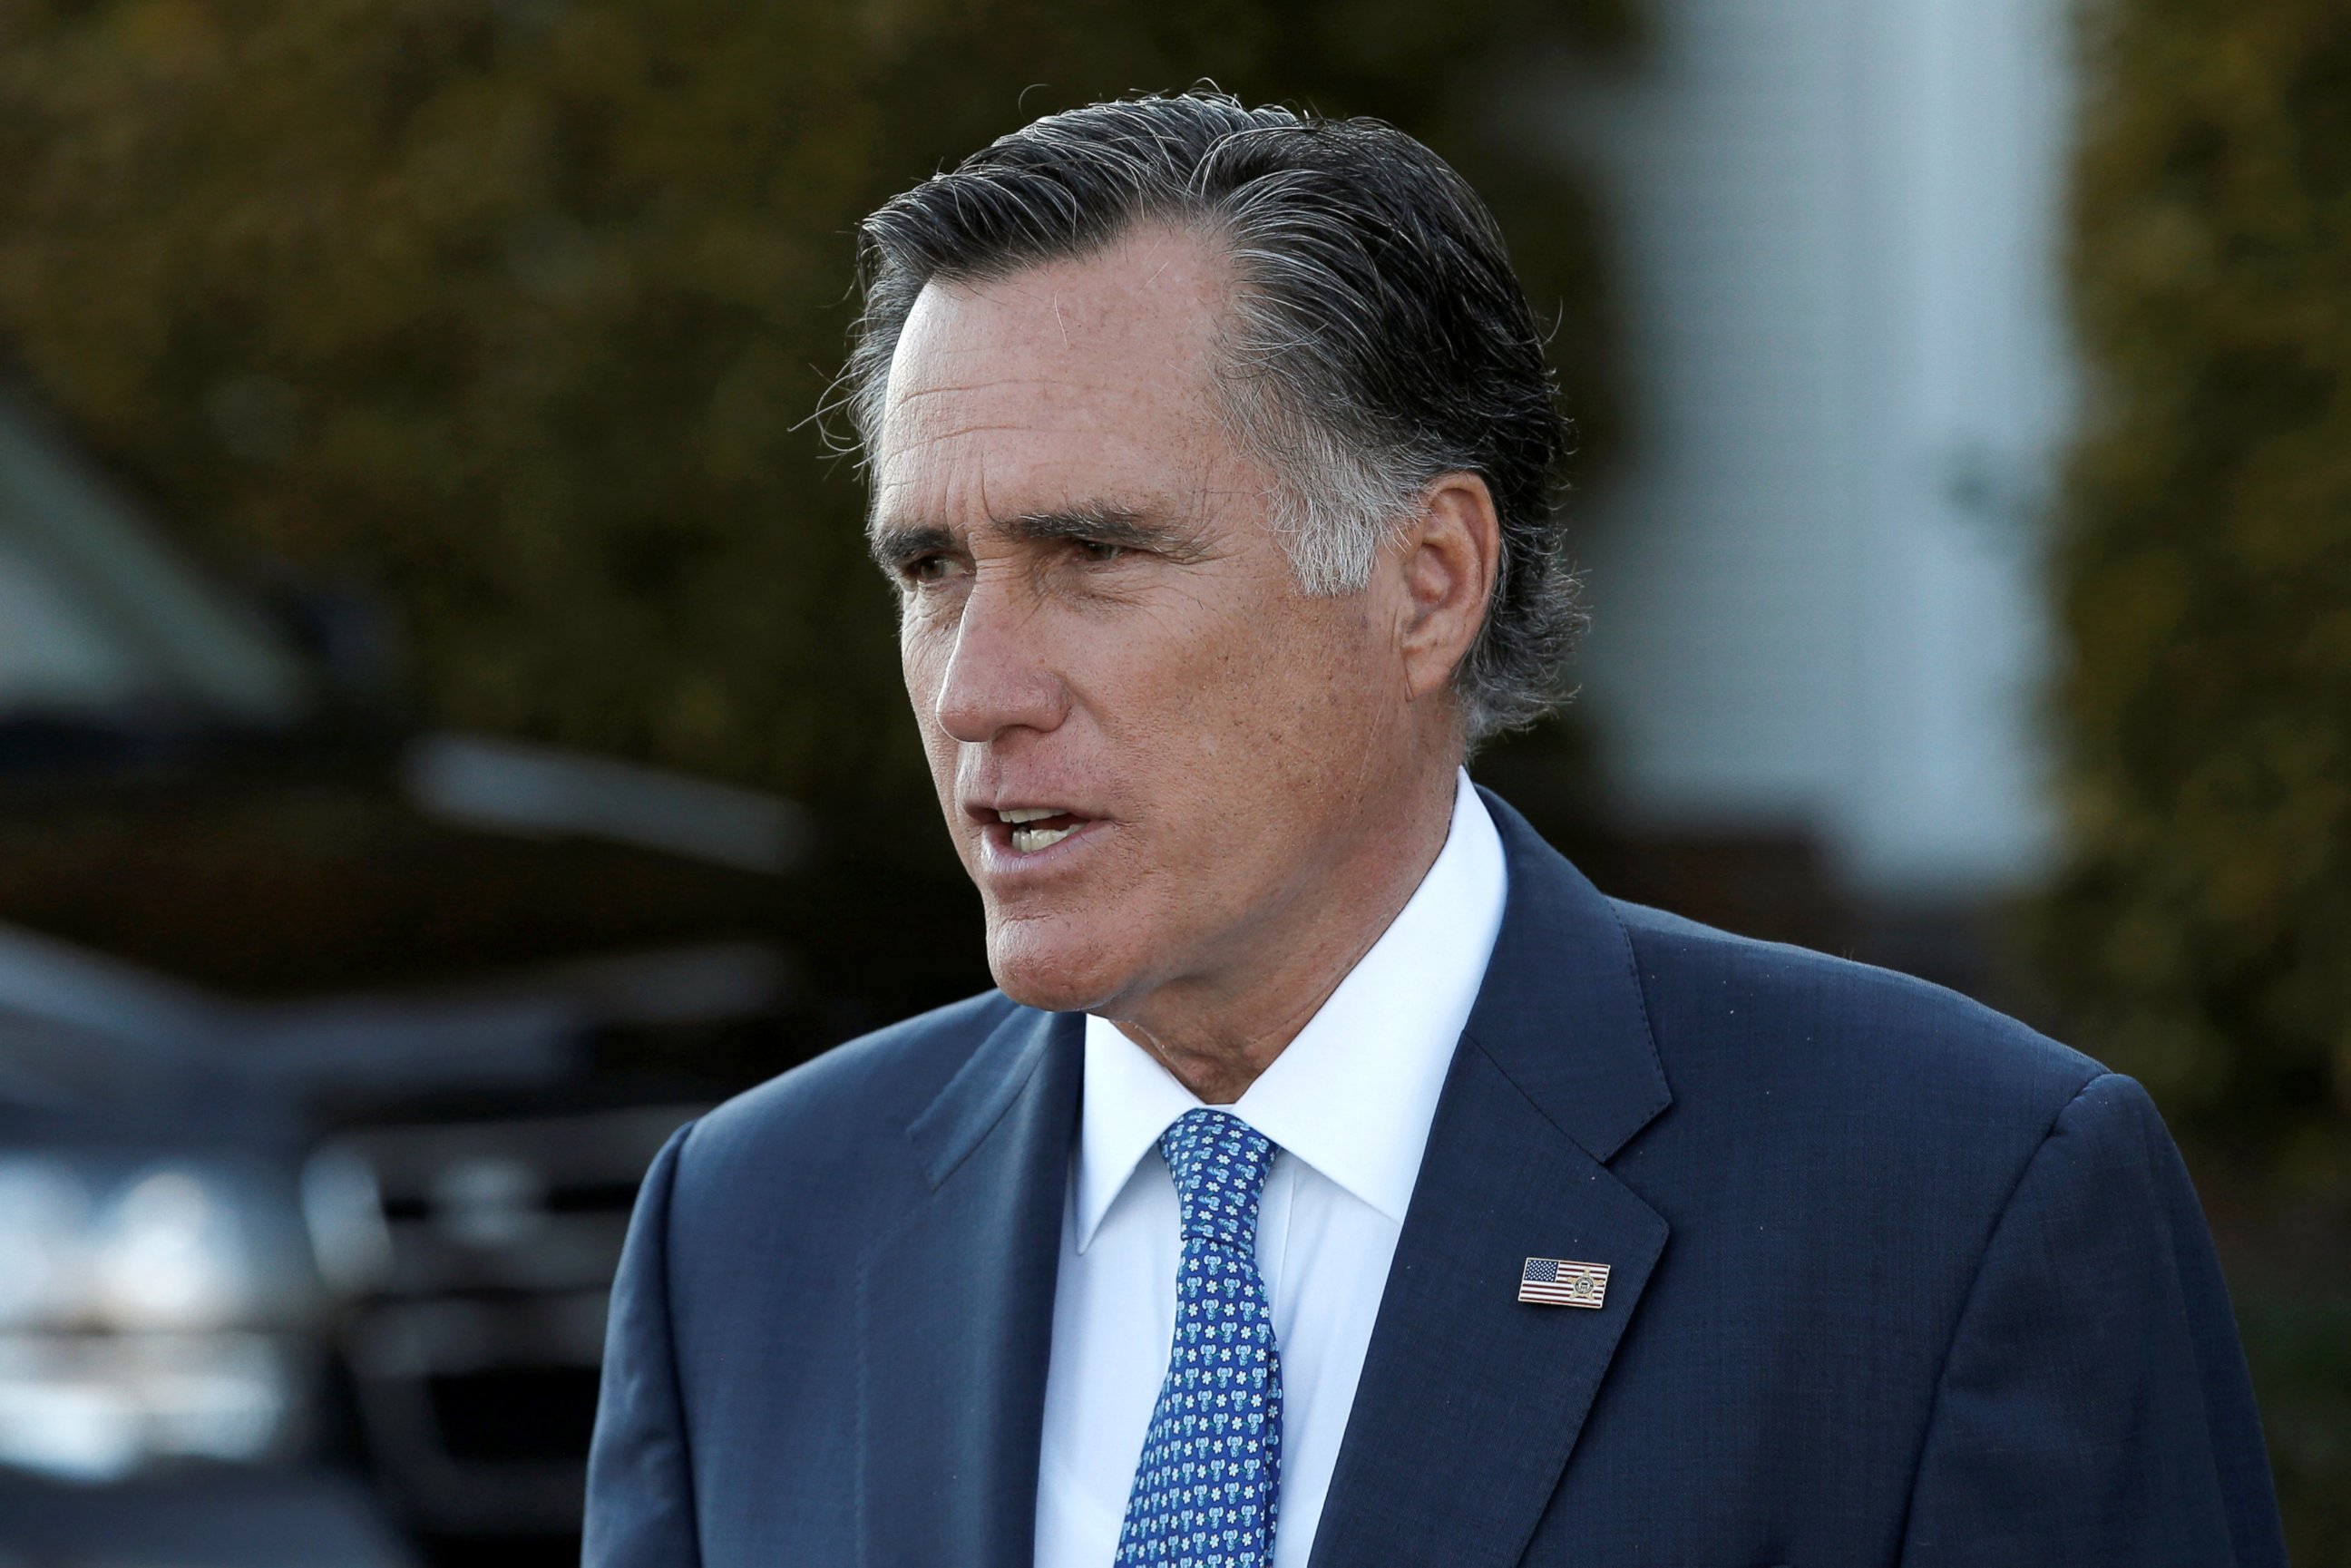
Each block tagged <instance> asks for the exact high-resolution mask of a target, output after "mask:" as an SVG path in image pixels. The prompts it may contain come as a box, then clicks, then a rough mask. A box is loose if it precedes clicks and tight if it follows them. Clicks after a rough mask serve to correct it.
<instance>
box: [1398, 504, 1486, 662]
mask: <svg viewBox="0 0 2351 1568" xmlns="http://www.w3.org/2000/svg"><path fill="white" fill-rule="evenodd" d="M1398 542H1399V545H1400V547H1401V548H1400V549H1399V550H1398V552H1397V556H1396V560H1397V564H1398V566H1399V568H1400V569H1401V579H1402V586H1403V589H1404V604H1403V612H1404V614H1403V623H1402V625H1401V627H1400V628H1399V635H1398V637H1397V653H1398V654H1399V655H1400V656H1401V658H1402V660H1403V663H1404V677H1405V693H1406V695H1407V697H1408V699H1409V700H1411V701H1415V702H1417V701H1419V700H1420V699H1421V698H1423V697H1426V696H1428V695H1431V694H1433V693H1436V692H1439V691H1443V690H1444V689H1446V688H1447V686H1448V685H1450V684H1451V683H1452V680H1453V672H1454V671H1455V670H1456V669H1457V668H1458V667H1459V665H1460V664H1461V661H1462V660H1463V659H1465V658H1467V657H1468V653H1469V645H1470V644H1471V643H1474V642H1476V641H1477V639H1478V630H1479V627H1481V626H1483V625H1484V624H1485V623H1486V610H1487V606H1488V604H1489V601H1491V600H1492V598H1493V594H1494V578H1495V575H1496V573H1497V572H1499V570H1500V567H1501V559H1502V524H1501V519H1500V517H1498V516H1497V515H1496V514H1495V511H1494V494H1493V492H1492V491H1490V490H1489V489H1488V488H1487V487H1486V481H1485V480H1484V479H1482V478H1480V477H1479V476H1477V475H1475V474H1442V475H1439V476H1437V478H1435V479H1434V480H1431V481H1430V482H1429V485H1428V487H1427V488H1426V490H1424V491H1422V492H1421V507H1420V514H1419V516H1418V517H1416V518H1415V519H1414V521H1413V524H1412V526H1411V527H1410V528H1406V529H1405V532H1404V535H1403V537H1402V538H1401V539H1400V540H1399V541H1398Z"/></svg>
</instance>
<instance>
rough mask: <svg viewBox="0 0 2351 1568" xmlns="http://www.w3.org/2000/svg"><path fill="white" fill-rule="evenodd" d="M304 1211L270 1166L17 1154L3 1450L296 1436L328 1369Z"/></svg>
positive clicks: (80, 1456) (93, 1463)
mask: <svg viewBox="0 0 2351 1568" xmlns="http://www.w3.org/2000/svg"><path fill="white" fill-rule="evenodd" d="M300 1223H301V1222H300V1218H299V1216H298V1212H297V1211H296V1209H295V1207H294V1204H293V1200H292V1194H291V1192H290V1191H289V1190H284V1189H283V1186H282V1184H278V1183H273V1182H272V1181H270V1180H268V1179H267V1178H266V1176H264V1175H263V1174H262V1173H260V1172H259V1171H257V1170H250V1169H243V1168H240V1167H237V1166H231V1165H227V1164H223V1163H216V1162H198V1161H172V1162H162V1163H157V1162H152V1161H151V1162H144V1163H136V1164H126V1163H124V1162H122V1161H120V1160H108V1159H105V1158H102V1157H90V1158H67V1157H61V1156H55V1155H22V1154H20V1155H0V1466H9V1467H14V1468H16V1469H30V1470H35V1471H38V1472H41V1473H44V1474H47V1475H51V1476H56V1477H60V1478H64V1479H77V1480H87V1481H106V1480H115V1479H121V1478H123V1477H125V1476H128V1475H131V1474H133V1473H135V1472H136V1471H138V1470H140V1469H144V1468H146V1467H147V1466H149V1465H150V1464H151V1463H152V1462H154V1461H157V1460H161V1459H168V1458H209V1459H216V1460H228V1461H245V1460H254V1459H260V1458H269V1457H272V1456H273V1455H276V1454H278V1453H281V1452H284V1451H285V1450H286V1449H287V1446H288V1445H289V1443H290V1442H291V1441H292V1440H293V1437H294V1436H295V1434H296V1431H297V1428H298V1424H299V1416H301V1414H302V1413H303V1408H304V1406H305V1404H306V1402H307V1396H308V1382H309V1380H310V1378H311V1377H312V1376H313V1375H315V1367H314V1365H313V1363H314V1361H315V1354H314V1352H313V1351H312V1349H311V1347H310V1346H309V1345H308V1343H307V1342H306V1340H305V1339H304V1338H303V1336H302V1335H301V1333H299V1332H298V1331H300V1330H302V1329H303V1328H304V1327H305V1326H307V1323H308V1319H309V1317H310V1315H311V1313H312V1312H314V1311H315V1308H316V1303H317V1287H316V1284H315V1281H314V1280H313V1277H312V1274H311V1270H310V1267H309V1263H308V1256H307V1253H306V1251H305V1250H304V1249H303V1246H302V1241H301V1236H300Z"/></svg>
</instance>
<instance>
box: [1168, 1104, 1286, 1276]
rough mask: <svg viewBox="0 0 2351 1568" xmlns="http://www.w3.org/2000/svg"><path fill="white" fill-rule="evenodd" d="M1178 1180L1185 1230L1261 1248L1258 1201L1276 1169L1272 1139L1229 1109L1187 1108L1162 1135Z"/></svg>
mask: <svg viewBox="0 0 2351 1568" xmlns="http://www.w3.org/2000/svg"><path fill="white" fill-rule="evenodd" d="M1159 1152H1160V1153H1161V1154H1162V1155H1165V1156H1166V1159H1167V1173H1168V1175H1170V1176H1174V1177H1175V1201H1176V1203H1177V1205H1178V1206H1179V1207H1181V1209H1182V1211H1183V1217H1184V1234H1185V1236H1186V1238H1197V1239H1200V1240H1203V1241H1216V1242H1221V1243H1223V1244H1224V1245H1225V1246H1228V1247H1233V1248H1238V1249H1241V1250H1242V1251H1244V1252H1254V1251H1255V1250H1256V1248H1257V1200H1258V1197H1259V1194H1261V1193H1263V1192H1264V1191H1265V1178H1266V1173H1267V1172H1269V1171H1270V1170H1271V1169H1272V1168H1273V1140H1272V1139H1270V1138H1269V1137H1267V1136H1266V1135H1265V1134H1263V1133H1260V1132H1259V1131H1258V1130H1257V1129H1256V1128H1255V1127H1252V1126H1250V1125H1249V1124H1248V1123H1247V1122H1244V1121H1242V1120H1241V1119H1240V1118H1239V1117H1238V1116H1235V1115H1232V1114H1230V1113H1228V1112H1224V1111H1213V1110H1210V1109H1209V1108H1208V1107H1207V1106H1205V1105H1203V1106H1200V1107H1198V1108H1196V1109H1194V1110H1190V1111H1186V1112H1185V1113H1184V1114H1183V1115H1182V1116H1180V1117H1178V1118H1176V1122H1175V1125H1174V1126H1172V1127H1170V1128H1168V1129H1167V1131H1166V1132H1165V1133H1163V1134H1160V1138H1159Z"/></svg>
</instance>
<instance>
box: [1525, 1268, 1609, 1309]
mask: <svg viewBox="0 0 2351 1568" xmlns="http://www.w3.org/2000/svg"><path fill="white" fill-rule="evenodd" d="M1607 1299H1608V1265H1607V1264H1605V1263H1576V1262H1572V1261H1570V1260H1567V1259H1565V1258H1530V1259H1528V1260H1527V1266H1526V1267H1525V1268H1524V1269H1522V1270H1520V1272H1519V1300H1520V1301H1536V1302H1540V1303H1541V1305H1543V1306H1547V1307H1596V1306H1599V1305H1600V1304H1601V1303H1602V1302H1604V1301H1606V1300H1607Z"/></svg>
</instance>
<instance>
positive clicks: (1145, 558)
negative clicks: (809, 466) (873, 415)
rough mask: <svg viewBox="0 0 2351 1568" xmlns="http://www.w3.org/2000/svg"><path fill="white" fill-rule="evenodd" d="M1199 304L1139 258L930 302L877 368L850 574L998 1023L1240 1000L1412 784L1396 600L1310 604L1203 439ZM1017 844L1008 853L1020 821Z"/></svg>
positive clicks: (1253, 476) (1216, 296) (1204, 315)
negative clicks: (1199, 998) (893, 672)
mask: <svg viewBox="0 0 2351 1568" xmlns="http://www.w3.org/2000/svg"><path fill="white" fill-rule="evenodd" d="M1226 286H1227V273H1226V268H1225V265H1224V263H1223V261H1222V259H1221V258H1220V256H1218V255H1217V253H1216V251H1214V250H1213V249H1212V248H1211V247H1209V246H1207V245H1205V244H1204V243H1202V242H1201V241H1199V240H1197V239H1196V238H1195V237H1192V236H1190V235H1185V234H1182V233H1178V232H1172V231H1162V230H1144V231H1141V232H1138V233H1136V234H1133V235H1129V236H1127V237H1126V238H1125V239H1124V240H1123V241H1122V242H1121V243H1119V244H1117V245H1115V246H1113V247H1112V248H1110V249H1108V250H1106V251H1104V252H1102V253H1101V254H1099V255H1096V256H1090V257H1087V258H1085V259H1082V260H1076V261H1064V262H1056V263H1052V264H1050V265H1045V266H1040V267H1033V268H1030V269H1028V270H1025V271H1022V272H1020V273H1018V274H1016V275H1014V276H1012V277H1008V278H1005V279H1002V280H1000V281H998V282H992V283H983V284H977V285H970V286H964V285H944V284H939V283H933V284H932V285H931V286H930V287H927V288H925V291H924V292H923V295H922V297H921V298H920V299H919V300H918V301H917V302H916V304H915V306H914V311H913V313H912V315H911V316H910V317H909V319H908V320H907V322H906V326H905V330H904V335H903V337H902V338H901V340H900V342H899V345H898V349H897V353H896V357H895V359H894V360H893V363H892V367H891V373H890V384H889V395H888V401H887V403H886V405H885V409H884V413H883V421H882V426H881V431H880V434H879V439H878V440H877V442H876V444H875V453H874V477H875V509H874V537H875V547H876V550H877V553H879V554H880V555H881V556H882V558H883V564H884V566H885V567H886V568H887V569H889V570H891V571H892V573H893V576H894V577H895V578H896V579H897V580H898V583H899V586H900V590H901V593H902V596H903V615H902V620H901V627H900V649H901V653H902V657H903V661H904V671H905V678H906V690H907V694H908V695H909V696H910V698H911V699H912V701H913V704H914V714H915V717H916V720H917V721H918V723H919V724H920V726H921V727H922V733H923V740H924V744H925V747H926V749H927V751H928V753H929V756H930V762H931V770H932V775H933V778H934V780H935V783H936V785H937V787H938V793H939V801H940V804H941V806H942V807H943V808H944V809H945V810H946V819H947V824H948V827H949V829H950V831H952V832H953V833H954V835H955V839H956V846H957V849H958V851H959V852H961V854H962V856H963V860H964V863H965V865H966V866H967V868H968V870H969V871H970V873H971V875H972V879H973V881H974V882H976V883H977V884H978V886H979V891H980V894H981V897H982V900H983V903H984V904H985V906H986V910H987V943H988V959H989V964H990V967H991V968H992V969H993V970H994V972H995V975H996V978H997V981H998V984H999V985H1000V986H1002V987H1003V988H1004V989H1005V990H1006V991H1007V992H1008V994H1010V995H1011V996H1012V997H1013V998H1016V999H1018V1000H1020V1001H1023V1002H1027V1003H1029V1004H1030V1005H1032V1006H1037V1007H1043V1008H1050V1009H1062V1010H1070V1009H1090V1010H1095V1011H1102V1012H1105V1013H1109V1014H1111V1015H1113V1016H1128V1009H1133V1008H1135V1007H1138V1006H1140V1005H1142V1003H1143V1001H1144V998H1148V997H1149V996H1151V995H1153V994H1154V993H1156V992H1158V991H1160V990H1161V988H1166V987H1170V986H1174V987H1179V988H1186V989H1193V990H1198V991H1200V992H1202V993H1204V995H1209V996H1212V995H1214V994H1215V993H1217V992H1219V991H1224V990H1228V989H1237V988H1241V987H1244V986H1246V985H1247V984H1248V983H1249V979H1250V977H1251V976H1252V975H1253V974H1254V973H1256V972H1257V971H1259V970H1260V969H1262V968H1263V967H1265V966H1266V965H1268V964H1270V963H1274V962H1278V961H1280V947H1281V946H1282V945H1283V944H1284V943H1286V942H1288V941H1290V939H1291V937H1292V936H1293V935H1294V933H1295V932H1296V931H1297V930H1298V929H1300V928H1301V925H1311V922H1312V920H1313V919H1314V917H1315V916H1314V904H1316V902H1317V899H1318V893H1319V894H1320V896H1321V897H1322V899H1325V900H1327V899H1328V897H1329V896H1330V883H1331V877H1332V871H1333V869H1334V867H1336V866H1338V865H1339V864H1340V862H1343V861H1345V860H1347V859H1348V858H1349V857H1362V856H1364V855H1365V854H1374V855H1375V854H1378V853H1381V852H1382V849H1381V847H1380V846H1379V845H1378V844H1376V843H1374V844H1366V843H1365V842H1364V832H1363V831H1362V829H1363V828H1364V824H1365V823H1366V821H1371V820H1373V819H1371V818H1369V817H1368V816H1367V814H1366V802H1370V801H1377V800H1385V799H1392V798H1393V795H1394V792H1395V788H1396V786H1397V779H1398V778H1399V777H1400V775H1401V771H1402V770H1403V769H1404V768H1406V767H1407V766H1408V764H1409V763H1410V762H1411V761H1413V760H1416V759H1415V758H1411V757H1410V756H1409V754H1410V753H1411V751H1412V747H1410V746H1409V745H1408V744H1399V742H1400V740H1402V739H1403V730H1404V728H1405V725H1406V720H1405V714H1404V708H1405V692H1404V685H1405V682H1404V678H1403V676H1402V674H1401V673H1400V671H1399V667H1398V654H1397V651H1396V641H1397V625H1398V615H1399V613H1401V612H1400V610H1399V607H1398V605H1397V604H1396V603H1395V598H1396V596H1395V594H1392V593H1389V592H1386V591H1384V588H1383V584H1384V582H1385V581H1386V579H1385V578H1384V577H1383V576H1381V575H1379V574H1375V576H1374V584H1373V586H1372V588H1371V589H1369V590H1367V591H1365V592H1364V593H1360V594H1353V595H1343V596H1335V597H1319V598H1317V597H1309V596H1307V595H1304V594H1302V593H1301V592H1300V591H1299V590H1298V589H1297V587H1296V586H1295V584H1294V583H1293V581H1292V579H1291V574H1290V564H1289V561H1288V559H1287V558H1286V557H1285V556H1284V554H1283V552H1282V550H1281V549H1280V545H1279V543H1278V542H1277V540H1276V539H1275V538H1274V536H1273V534H1272V533H1271V531H1270V526H1269V524H1270V515H1271V505H1270V495H1271V491H1272V488H1273V482H1274V481H1273V476H1272V475H1271V474H1270V472H1269V471H1268V470H1267V469H1266V468H1265V467H1263V466H1262V465H1259V464H1258V463H1257V462H1255V461H1253V460H1252V459H1251V458H1250V457H1249V455H1247V454H1246V453H1245V452H1244V451H1242V450H1241V449H1240V448H1238V446H1237V445H1236V444H1234V443H1233V442H1232V441H1231V440H1230V439H1229V438H1228V436H1227V434H1225V432H1224V430H1223V429H1222V428H1221V426H1220V425H1219V423H1218V420H1217V413H1216V406H1215V403H1214V402H1213V397H1214V384H1213V380H1212V376H1213V366H1214V361H1213V358H1212V355H1213V351H1214V345H1215V341H1216V335H1217V326H1218V313H1219V309H1220V308H1221V304H1222V300H1223V298H1224V294H1225V289H1226ZM1032 817H1033V819H1034V820H1033V821H1024V819H1029V818H1032Z"/></svg>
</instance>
